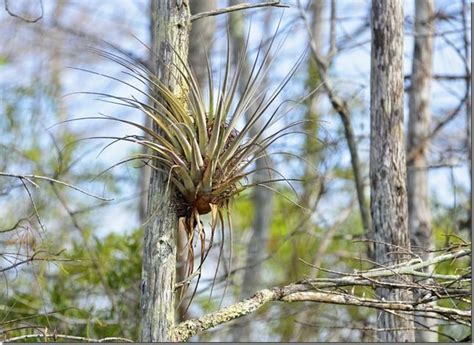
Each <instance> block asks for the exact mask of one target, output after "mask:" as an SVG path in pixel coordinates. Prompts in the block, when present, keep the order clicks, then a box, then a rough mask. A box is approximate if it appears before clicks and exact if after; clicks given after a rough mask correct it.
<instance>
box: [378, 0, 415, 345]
mask: <svg viewBox="0 0 474 345" xmlns="http://www.w3.org/2000/svg"><path fill="white" fill-rule="evenodd" d="M370 82H371V83H370V88H371V100H370V119H371V121H370V122H371V125H370V182H371V183H370V185H371V200H370V208H371V214H372V229H373V234H374V240H375V261H376V262H377V264H379V265H387V264H394V263H397V262H399V261H400V260H401V259H404V258H406V255H404V253H406V251H407V250H410V237H409V234H408V222H407V220H408V214H407V213H408V208H407V194H406V183H405V181H406V161H405V150H404V149H405V147H404V146H405V145H404V140H403V2H402V1H399V0H386V1H373V2H372V52H371V80H370ZM377 294H378V296H379V298H381V299H385V300H387V301H388V300H408V299H410V298H411V296H410V293H409V292H408V291H404V290H389V289H377ZM402 316H403V317H398V316H396V315H393V314H390V313H386V312H380V314H379V315H378V318H377V328H378V329H380V331H379V332H378V337H379V340H380V341H384V342H406V341H414V340H415V336H414V331H413V327H414V323H413V320H412V319H411V317H410V316H409V315H408V314H403V315H402Z"/></svg>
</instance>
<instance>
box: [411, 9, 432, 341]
mask: <svg viewBox="0 0 474 345" xmlns="http://www.w3.org/2000/svg"><path fill="white" fill-rule="evenodd" d="M434 6H435V4H434V0H425V1H416V2H415V49H414V53H413V65H412V74H411V86H410V102H409V109H410V113H409V120H408V138H407V151H408V152H410V151H411V150H412V149H414V148H416V147H418V146H420V145H421V148H420V149H418V150H417V151H416V152H417V153H416V155H414V156H413V157H411V159H409V160H408V161H407V174H408V185H407V192H408V227H409V229H410V236H411V244H412V249H413V251H414V252H416V253H418V254H419V255H420V256H421V257H422V258H423V259H424V260H429V259H431V258H432V257H433V253H430V252H427V251H426V250H432V249H434V244H433V234H432V228H431V211H430V202H429V195H428V168H427V156H428V148H429V140H426V139H427V138H428V137H429V136H430V130H431V109H430V104H431V75H432V59H433V37H434ZM415 320H416V321H417V322H419V323H420V324H422V325H424V326H426V327H429V328H430V329H432V330H436V323H437V321H436V320H435V319H433V318H429V317H416V318H415ZM416 341H420V342H436V341H438V334H437V333H435V332H429V331H417V332H416Z"/></svg>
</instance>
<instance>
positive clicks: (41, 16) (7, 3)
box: [5, 0, 44, 23]
mask: <svg viewBox="0 0 474 345" xmlns="http://www.w3.org/2000/svg"><path fill="white" fill-rule="evenodd" d="M39 3H40V7H41V14H40V15H39V16H38V17H36V18H35V19H26V18H24V17H22V16H19V15H18V14H15V13H13V12H12V11H11V10H10V6H9V1H8V0H5V11H7V13H8V14H9V15H11V16H12V17H15V18H19V19H21V20H23V21H24V22H27V23H36V22H37V21H39V20H40V19H41V18H43V15H44V8H43V1H42V0H39Z"/></svg>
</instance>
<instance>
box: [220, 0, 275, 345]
mask: <svg viewBox="0 0 474 345" xmlns="http://www.w3.org/2000/svg"><path fill="white" fill-rule="evenodd" d="M241 3H243V1H241V0H230V2H229V5H230V6H234V5H238V4H241ZM268 13H269V14H270V13H271V11H270V10H269V11H268ZM263 20H264V21H265V23H264V24H263V25H264V27H265V28H264V31H266V30H265V29H266V28H267V27H268V21H269V20H270V15H267V16H265V18H264V19H263ZM229 27H230V35H231V43H232V59H233V63H234V65H236V64H237V59H238V58H239V56H238V55H239V53H240V52H241V49H242V45H243V43H244V41H245V17H244V12H235V13H233V14H231V15H230V24H229ZM243 58H244V59H246V61H245V62H244V65H243V68H242V74H241V77H240V80H241V81H242V83H240V84H239V90H240V91H242V90H243V88H244V86H245V85H244V81H246V80H247V79H248V78H249V76H250V70H251V62H250V61H249V56H247V57H243ZM265 84H266V81H264V83H263V84H262V85H261V89H264V88H265V87H266V86H265ZM255 110H256V105H253V106H251V107H250V108H249V109H248V111H247V113H246V115H245V116H246V119H247V120H248V116H247V115H249V114H252V113H253V112H255ZM258 131H259V129H258V124H257V125H256V126H254V127H253V128H252V129H251V130H250V135H251V136H254V135H256V134H257V133H258ZM272 164H273V163H272V158H271V156H267V157H264V158H260V159H257V160H256V161H255V169H256V170H257V172H256V173H255V174H254V176H253V179H254V180H253V182H255V183H258V182H261V181H265V180H268V179H269V171H268V170H266V168H267V167H271V166H272ZM252 203H253V207H254V210H255V212H254V217H253V220H252V229H251V235H250V236H249V239H250V241H249V242H248V243H247V245H246V247H247V257H246V260H245V269H244V272H243V278H242V284H241V290H240V299H244V298H249V297H250V296H252V295H253V294H254V293H255V291H257V290H258V289H260V288H262V286H261V285H262V279H261V277H262V265H263V260H264V258H265V257H266V255H267V250H266V248H267V241H268V233H269V230H270V226H271V222H272V216H273V192H272V191H271V190H269V189H267V188H264V187H260V186H256V187H254V189H253V190H252ZM252 325H253V324H252V322H249V320H248V319H245V318H243V319H241V320H239V321H237V322H236V323H235V325H234V327H233V328H232V331H231V332H232V341H234V342H245V341H250V340H251V339H253V338H254V337H253V336H252V335H253V332H254V328H255V327H253V326H252Z"/></svg>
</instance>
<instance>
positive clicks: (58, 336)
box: [2, 332, 133, 343]
mask: <svg viewBox="0 0 474 345" xmlns="http://www.w3.org/2000/svg"><path fill="white" fill-rule="evenodd" d="M26 339H42V340H44V341H47V340H48V339H52V340H53V341H56V340H57V339H68V340H76V341H79V342H84V343H115V342H117V343H133V340H130V339H127V338H119V337H108V338H102V339H92V338H86V337H76V336H73V335H66V334H47V333H46V332H45V334H26V335H20V336H18V337H14V338H9V339H5V340H2V341H3V342H5V343H13V342H16V341H19V340H22V341H23V340H26Z"/></svg>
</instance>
